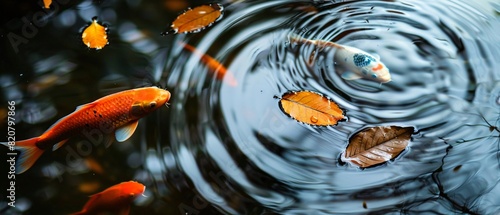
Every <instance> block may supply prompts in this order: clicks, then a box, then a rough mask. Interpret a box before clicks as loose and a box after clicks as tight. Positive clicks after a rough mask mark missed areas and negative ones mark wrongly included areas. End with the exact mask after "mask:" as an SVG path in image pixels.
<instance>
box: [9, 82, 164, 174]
mask: <svg viewBox="0 0 500 215" xmlns="http://www.w3.org/2000/svg"><path fill="white" fill-rule="evenodd" d="M169 99H170V92H168V91H167V90H163V89H160V88H157V87H144V88H138V89H132V90H126V91H122V92H118V93H115V94H111V95H108V96H105V97H103V98H100V99H98V100H96V101H94V102H91V103H88V104H85V105H81V106H79V107H77V108H76V110H75V111H74V112H73V113H71V114H69V115H67V116H65V117H63V118H61V119H60V120H59V121H57V122H56V123H54V124H53V125H52V126H51V127H50V128H49V129H48V130H47V131H45V133H43V134H42V135H40V136H39V137H34V138H31V139H28V140H21V141H16V142H15V146H14V147H15V149H16V150H18V151H20V156H19V158H18V160H17V163H16V174H20V173H23V172H24V171H26V170H28V169H29V168H30V167H31V166H32V165H33V164H34V163H35V161H36V160H37V159H38V158H39V157H40V156H41V155H42V153H43V152H44V151H45V150H47V149H48V148H50V147H53V150H56V149H58V148H60V147H61V146H62V145H63V144H64V143H65V142H66V141H68V139H70V138H71V137H74V136H80V137H82V136H83V137H86V138H88V139H89V140H90V141H91V142H93V144H94V145H97V144H99V143H100V142H104V143H105V145H106V147H108V146H109V145H111V143H112V142H113V138H110V136H112V135H113V132H114V136H115V138H116V140H117V141H118V142H123V141H125V140H127V139H128V138H129V137H130V136H132V134H133V133H134V131H135V129H136V128H137V124H138V122H139V119H140V118H142V117H144V116H146V115H148V114H149V113H151V112H153V111H154V110H156V109H158V108H159V107H161V106H163V105H164V104H166V103H167V102H168V100H169ZM96 136H97V138H96ZM91 139H92V140H91ZM96 139H99V140H96ZM1 144H2V145H6V146H8V143H1Z"/></svg>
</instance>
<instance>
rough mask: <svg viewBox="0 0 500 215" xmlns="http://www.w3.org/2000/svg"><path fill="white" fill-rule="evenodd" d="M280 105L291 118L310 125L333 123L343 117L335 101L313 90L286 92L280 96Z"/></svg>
mask: <svg viewBox="0 0 500 215" xmlns="http://www.w3.org/2000/svg"><path fill="white" fill-rule="evenodd" d="M280 105H281V109H282V110H283V111H284V112H285V113H287V114H288V115H290V116H291V117H292V118H294V119H295V120H297V121H299V122H303V123H306V124H310V125H319V126H328V125H335V124H337V121H339V120H341V119H343V118H344V115H343V112H342V110H341V109H340V108H339V107H338V106H337V104H336V103H335V102H333V101H331V100H329V99H328V98H326V97H324V96H322V95H320V94H318V93H314V92H309V91H300V92H290V93H286V94H285V95H283V97H282V98H281V100H280Z"/></svg>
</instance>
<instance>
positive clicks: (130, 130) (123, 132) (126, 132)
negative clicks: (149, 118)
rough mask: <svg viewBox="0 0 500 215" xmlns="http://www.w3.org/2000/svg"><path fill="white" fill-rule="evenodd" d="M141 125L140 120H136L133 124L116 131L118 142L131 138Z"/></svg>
mask: <svg viewBox="0 0 500 215" xmlns="http://www.w3.org/2000/svg"><path fill="white" fill-rule="evenodd" d="M138 124H139V120H135V121H132V122H129V123H128V124H126V125H124V126H122V127H120V128H118V129H116V131H115V137H116V140H117V141H118V142H123V141H125V140H127V139H128V138H130V136H132V134H134V132H135V129H136V128H137V125H138Z"/></svg>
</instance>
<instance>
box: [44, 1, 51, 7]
mask: <svg viewBox="0 0 500 215" xmlns="http://www.w3.org/2000/svg"><path fill="white" fill-rule="evenodd" d="M51 4H52V0H43V7H44V8H45V9H49V8H50V5H51Z"/></svg>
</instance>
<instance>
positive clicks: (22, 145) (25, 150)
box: [15, 137, 43, 174]
mask: <svg viewBox="0 0 500 215" xmlns="http://www.w3.org/2000/svg"><path fill="white" fill-rule="evenodd" d="M37 141H38V137H35V138H31V139H27V140H21V141H16V145H15V149H16V150H18V151H19V152H20V155H19V157H18V160H17V163H16V174H21V173H23V172H25V171H26V170H28V169H29V168H30V167H31V166H33V164H34V163H35V161H36V160H38V158H39V157H40V156H41V155H42V154H43V150H42V149H40V148H38V146H36V145H35V144H36V142H37Z"/></svg>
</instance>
